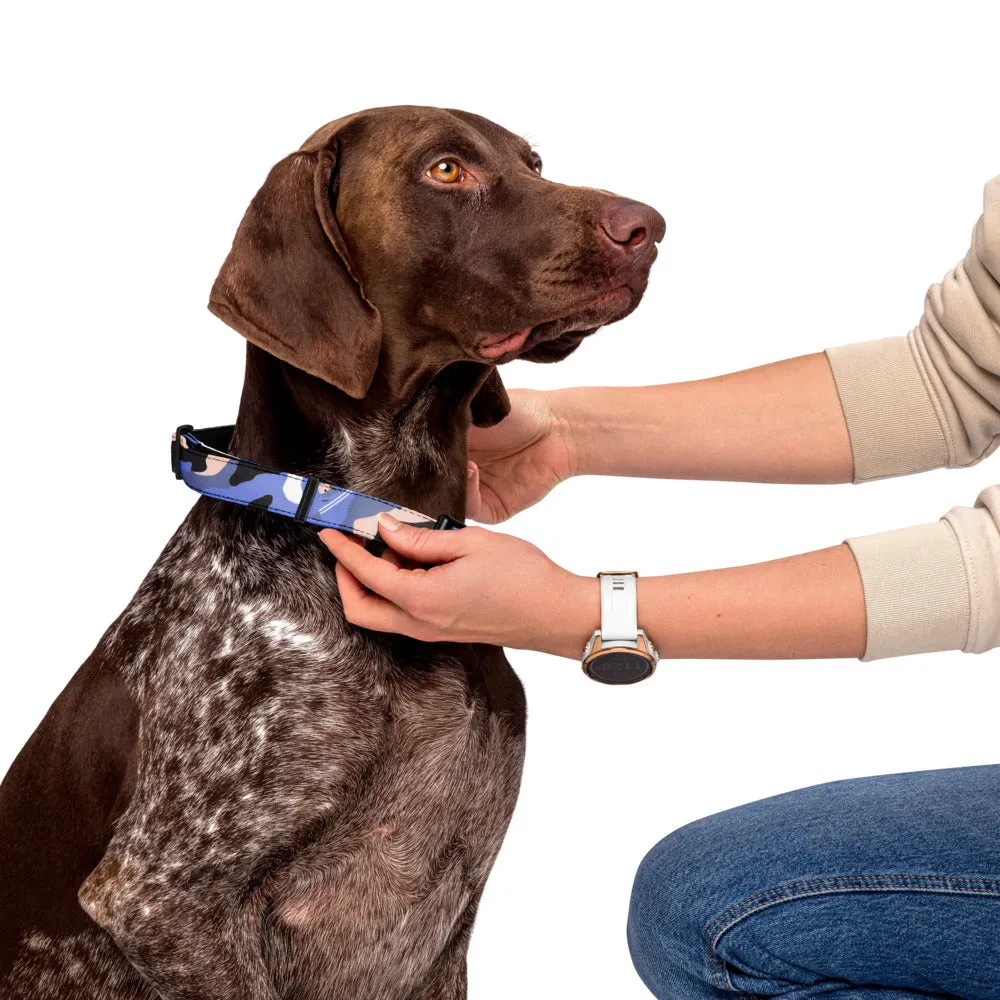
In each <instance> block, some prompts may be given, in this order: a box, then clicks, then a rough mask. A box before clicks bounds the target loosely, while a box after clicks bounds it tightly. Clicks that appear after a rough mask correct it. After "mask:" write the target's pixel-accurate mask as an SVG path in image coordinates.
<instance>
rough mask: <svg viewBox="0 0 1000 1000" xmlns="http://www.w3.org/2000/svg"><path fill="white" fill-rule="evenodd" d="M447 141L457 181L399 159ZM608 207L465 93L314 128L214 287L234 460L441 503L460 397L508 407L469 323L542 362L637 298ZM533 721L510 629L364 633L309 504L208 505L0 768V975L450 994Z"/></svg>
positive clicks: (241, 993)
mask: <svg viewBox="0 0 1000 1000" xmlns="http://www.w3.org/2000/svg"><path fill="white" fill-rule="evenodd" d="M456 150H457V152H456ZM458 154H462V155H464V156H466V157H467V158H469V159H470V160H473V161H474V162H476V164H477V166H476V176H477V177H478V178H479V182H478V188H477V189H476V190H475V191H471V192H461V191H456V192H451V191H438V190H436V189H435V188H434V187H433V186H432V185H431V184H429V183H428V181H427V180H426V179H425V178H424V176H423V175H422V174H420V172H419V170H418V169H416V167H418V166H419V164H420V163H422V162H424V161H427V160H428V159H430V161H431V162H433V159H434V157H435V156H437V157H439V158H440V157H441V156H444V155H458ZM421 157H422V159H421ZM477 157H478V159H476V158H477ZM415 165H416V166H415ZM425 188H426V190H424V189H425ZM609 199H610V201H609ZM621 202H622V200H621V199H614V196H611V195H609V194H608V193H607V192H601V191H594V190H591V189H583V188H567V187H563V186H561V185H556V184H552V183H551V182H548V181H543V180H542V179H541V178H540V177H539V175H538V168H537V164H536V162H535V160H534V158H533V154H532V153H531V151H530V149H529V148H528V147H527V144H525V143H524V142H523V141H522V140H521V139H519V138H518V137H516V136H513V135H511V134H510V133H507V132H505V131H504V130H502V129H500V128H499V127H498V126H495V125H493V124H492V123H490V122H486V121H485V120H484V119H479V118H477V117H476V116H473V115H466V114H464V113H461V112H446V111H442V110H439V109H425V108H396V109H378V110H376V111H372V112H365V113H362V114H360V115H356V116H352V117H351V118H350V119H344V120H340V121H338V122H334V123H331V125H328V126H325V127H324V129H321V130H320V131H319V132H317V133H316V134H315V135H314V136H313V137H312V138H311V139H310V140H308V141H307V143H306V144H305V145H304V146H303V147H302V149H301V150H299V151H298V153H295V154H292V156H290V157H288V158H286V160H283V161H282V162H281V163H280V164H279V165H278V166H277V167H275V169H274V170H273V171H272V173H271V175H270V176H269V178H268V181H267V182H266V183H265V185H264V187H263V188H262V189H261V191H260V193H259V194H258V195H257V197H256V198H255V199H254V202H253V203H252V204H251V207H250V209H248V212H247V215H246V217H245V218H244V221H243V223H242V225H241V227H240V230H239V232H238V233H237V236H236V239H235V240H234V244H233V250H232V252H231V254H230V256H229V258H227V261H226V264H225V265H224V266H223V269H222V272H221V273H220V276H219V279H218V280H217V282H216V285H215V288H214V289H213V294H212V303H211V308H212V309H213V311H214V312H216V313H217V314H218V315H220V316H222V318H224V319H225V320H226V321H227V322H228V323H230V324H231V325H233V326H234V327H236V328H237V329H238V330H239V331H240V332H241V333H243V334H244V335H245V336H246V337H247V338H248V339H249V341H250V343H249V344H248V354H247V370H246V380H245V384H244V391H243V398H242V400H241V404H240V411H239V417H238V420H237V430H236V435H235V437H234V442H233V449H234V451H236V452H237V453H238V454H241V455H244V456H245V457H247V458H250V459H252V460H253V461H257V462H260V463H261V464H263V465H267V466H270V467H275V468H283V469H288V470H289V471H296V472H301V473H309V474H313V475H317V476H320V477H321V478H322V479H324V480H326V481H332V482H338V483H341V484H343V485H345V486H348V487H350V488H352V489H359V490H364V491H366V492H370V493H375V494H377V495H381V496H386V497H390V498H392V499H393V500H395V501H398V502H400V503H405V504H408V505H411V506H414V507H416V508H417V509H420V510H424V511H426V512H428V513H430V514H431V515H436V514H439V513H450V514H452V515H453V516H461V515H462V513H463V511H464V504H465V482H466V477H465V465H466V440H467V434H468V427H469V423H470V420H473V419H474V420H476V421H477V422H479V423H482V424H489V423H491V422H495V421H496V420H498V419H500V418H502V416H503V415H504V414H505V413H506V412H507V409H508V404H507V401H506V395H505V393H504V392H503V387H502V384H501V383H500V381H499V379H498V377H497V375H496V371H495V369H494V367H493V365H492V363H486V362H484V361H483V358H482V355H481V353H477V345H478V343H479V341H480V340H481V339H482V337H483V335H484V334H489V333H494V334H495V333H497V332H503V331H508V330H513V329H519V328H521V327H527V326H531V327H532V332H531V334H530V336H529V337H528V338H527V340H526V341H525V343H524V345H523V347H522V348H521V349H520V356H525V357H529V358H531V357H534V358H535V359H536V360H554V359H556V358H558V357H560V356H562V355H564V354H567V353H569V351H570V350H572V349H574V348H575V347H576V346H577V345H578V344H579V342H580V340H581V339H582V338H583V337H584V336H585V335H586V334H588V333H590V332H592V331H593V329H596V327H597V326H600V325H601V324H602V323H605V322H610V321H613V320H614V319H617V318H620V316H621V315H624V314H625V313H627V312H628V311H631V309H632V308H634V306H635V305H636V304H637V302H638V301H639V298H640V297H641V295H642V292H643V290H644V288H645V282H646V276H647V274H648V269H649V265H650V264H651V262H652V257H653V255H655V249H653V250H652V253H650V252H648V250H646V251H643V253H642V254H640V253H639V252H638V251H635V250H633V249H629V250H627V251H626V250H621V251H618V250H616V249H615V247H614V246H605V245H604V243H602V242H601V241H602V239H603V237H600V235H599V234H598V235H595V232H594V230H595V227H597V226H598V223H599V220H600V217H601V213H602V212H603V213H606V212H607V211H609V210H610V209H609V208H608V205H609V204H610V205H611V206H612V208H614V207H616V206H619V205H620V203H621ZM366 205H367V206H370V212H369V213H368V214H365V213H364V212H362V211H361V209H362V208H363V207H364V206H366ZM646 211H647V212H648V213H651V214H650V215H649V218H650V219H651V220H652V221H651V223H650V224H651V225H652V226H653V227H654V230H655V229H656V228H657V227H658V225H659V224H658V223H657V221H656V220H658V219H659V217H658V216H656V214H655V213H653V212H652V210H651V209H649V210H646ZM659 222H660V223H662V220H659ZM473 224H474V226H473ZM472 228H475V230H476V231H475V232H474V233H473V232H472V231H471V229H472ZM660 236H662V228H659V234H658V235H657V234H656V233H655V232H654V234H653V238H652V239H650V240H649V243H650V245H651V246H652V244H654V243H655V241H656V239H658V238H659V237H660ZM505 240H506V241H507V243H506V245H505V242H504V241H505ZM606 242H607V241H606V240H605V243H606ZM451 261H454V264H455V267H454V272H455V273H454V274H451V275H449V274H448V273H447V272H448V271H449V262H451ZM623 289H624V291H623ZM602 293H607V294H606V295H604V294H602ZM595 296H598V297H599V301H595ZM511 356H513V354H512V355H511ZM498 360H501V361H504V360H509V358H507V357H503V358H500V359H498ZM524 721H525V708H524V698H523V692H522V688H521V685H520V683H519V682H518V680H517V678H516V677H515V675H514V674H513V672H512V671H511V669H510V666H509V665H508V663H507V661H506V659H505V657H504V655H503V652H502V650H499V649H496V648H492V647H484V646H473V645H453V644H445V643H437V644H425V643H418V642H415V641H412V640H409V639H406V638H403V637H400V636H391V635H382V634H375V633H370V632H365V631H363V630H360V629H357V628H355V627H353V626H352V625H350V624H349V623H348V622H346V620H345V618H344V616H343V612H342V609H341V605H340V598H339V594H338V591H337V586H336V578H335V575H334V562H333V559H332V558H331V556H330V555H329V553H328V552H327V551H326V549H325V548H324V547H323V546H322V545H321V544H320V543H319V542H318V540H317V538H316V534H315V530H314V529H312V528H310V527H309V526H308V525H303V524H298V523H296V522H294V521H291V520H288V519H284V518H279V517H275V516H273V515H269V514H267V513H265V512H261V511H257V510H252V509H248V508H242V507H237V506H234V505H231V504H226V503H224V502H222V501H219V500H215V499H211V498H205V497H203V498H201V499H199V500H198V501H197V502H196V503H195V505H194V507H193V509H192V510H191V513H190V514H189V515H188V517H187V518H186V519H185V521H184V522H183V524H182V525H181V526H180V528H179V529H178V530H177V532H176V533H175V535H174V536H173V538H172V539H171V540H170V542H169V543H168V544H167V546H166V548H165V549H164V551H163V553H162V554H161V556H160V557H159V559H158V560H157V562H156V564H155V565H154V566H153V568H152V570H151V571H150V572H149V574H148V576H147V577H146V579H145V580H144V581H143V583H142V585H141V586H140V588H139V590H138V592H137V593H136V595H135V597H134V598H133V599H132V601H131V603H130V604H129V605H128V607H127V608H126V609H125V611H124V612H123V613H122V615H121V616H120V617H119V618H118V620H117V621H116V622H115V623H114V624H113V625H112V626H111V628H110V629H109V630H108V631H107V633H106V634H105V635H104V637H103V638H102V639H101V641H100V643H99V644H98V646H97V648H96V649H95V651H94V652H93V654H92V655H91V656H90V658H89V659H88V660H87V662H86V663H85V664H84V665H83V666H82V667H81V669H80V671H79V672H78V673H77V675H76V676H75V677H74V679H73V680H72V681H71V682H70V685H69V686H68V687H67V689H66V690H65V691H64V692H63V694H62V695H61V696H60V698H59V699H58V700H57V701H56V703H55V704H54V705H53V707H52V709H51V710H50V712H49V713H48V715H47V716H46V718H45V720H44V721H43V722H42V724H41V725H40V726H39V728H38V730H37V731H36V733H35V734H34V735H33V736H32V738H31V740H30V741H29V743H28V744H27V746H26V747H25V748H24V750H23V751H22V753H21V754H20V755H19V757H18V759H17V761H16V762H15V764H14V765H13V767H12V768H11V770H10V772H9V774H8V775H7V777H6V778H5V780H4V783H3V785H2V787H0V845H2V846H0V852H2V853H0V899H2V900H3V904H4V905H3V913H2V916H0V995H2V996H3V997H4V998H5V1000H57V998H58V1000H83V998H88V1000H90V998H101V1000H155V998H157V997H159V998H163V1000H210V998H211V1000H277V998H282V1000H286V998H287V1000H292V998H295V1000H320V998H322V1000H458V998H462V997H464V996H465V994H466V970H465V966H466V949H467V946H468V941H469V934H470V931H471V928H472V923H473V919H474V917H475V913H476V907H477V905H478V903H479V899H480V895H481V893H482V891H483V887H484V884H485V881H486V878H487V876H488V875H489V872H490V869H491V867H492V865H493V862H494V859H495V858H496V855H497V852H498V850H499V848H500V844H501V841H502V839H503V836H504V833H505V831H506V828H507V824H508V822H509V820H510V817H511V813H512V811H513V808H514V804H515V800H516V797H517V791H518V785H519V781H520V775H521V765H522V760H523V754H524Z"/></svg>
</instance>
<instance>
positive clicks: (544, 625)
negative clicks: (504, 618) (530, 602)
mask: <svg viewBox="0 0 1000 1000" xmlns="http://www.w3.org/2000/svg"><path fill="white" fill-rule="evenodd" d="M544 594H545V599H544V600H543V601H541V602H540V603H539V604H538V605H536V607H538V608H539V611H540V612H541V614H539V615H537V616H535V622H534V627H533V633H534V634H533V635H532V636H530V637H528V640H527V641H526V642H525V643H524V645H525V646H526V647H527V648H530V649H536V650H539V651H540V652H543V653H549V654H551V655H552V656H565V657H568V658H569V659H572V660H578V659H579V658H580V656H581V654H582V653H583V648H584V646H585V645H586V643H587V640H588V639H589V638H590V636H591V635H593V633H594V629H596V628H599V627H600V624H601V593H600V585H599V583H598V580H597V578H596V577H593V576H578V575H577V574H575V573H570V572H569V571H568V570H564V569H561V568H560V569H559V575H558V576H557V577H556V578H555V579H554V580H553V581H550V582H549V583H548V584H547V585H546V586H545V588H544Z"/></svg>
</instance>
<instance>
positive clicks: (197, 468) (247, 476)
mask: <svg viewBox="0 0 1000 1000" xmlns="http://www.w3.org/2000/svg"><path fill="white" fill-rule="evenodd" d="M232 436H233V427H232V425H228V426H224V427H205V428H203V429H202V430H199V431H196V430H195V429H194V428H193V427H192V426H191V425H190V424H181V426H180V427H178V428H177V430H176V431H174V433H173V436H172V438H171V441H170V465H171V468H172V469H173V472H174V475H175V476H176V477H177V478H178V479H181V480H183V481H184V483H185V484H186V485H187V486H189V487H190V488H191V489H193V490H194V491H195V492H196V493H202V494H204V495H205V496H210V497H215V498H216V499H217V500H228V501H229V502H230V503H236V504H240V505H242V506H244V507H256V508H257V509H258V510H266V511H270V512H271V513H272V514H280V515H281V516H282V517H290V518H292V519H293V520H295V521H300V522H302V523H304V524H313V525H315V526H316V527H317V528H336V529H337V530H338V531H346V532H348V533H350V534H353V535H360V536H361V537H362V538H367V539H373V538H375V537H376V535H377V533H378V516H379V514H381V513H383V512H385V513H387V514H392V515H393V516H394V517H396V518H398V519H399V520H400V521H406V522H407V523H408V524H415V525H418V526H420V527H423V528H440V529H451V528H463V527H465V525H464V524H463V523H462V522H461V521H457V520H455V518H453V517H450V516H449V515H447V514H442V515H441V516H440V517H439V518H437V519H435V518H433V517H428V516H427V515H426V514H421V513H420V511H417V510H411V509H410V508H409V507H402V506H400V505H399V504H396V503H390V502H389V501H388V500H380V499H379V498H378V497H372V496H368V494H367V493H358V492H356V491H355V490H348V489H345V488H344V487H342V486H332V485H331V484H330V483H322V482H320V481H319V480H318V479H317V478H316V477H315V476H300V475H297V474H296V473H294V472H278V471H276V470H274V469H266V468H264V466H262V465H258V464H257V463H256V462H250V461H248V460H247V459H245V458H238V457H237V456H236V455H231V454H230V453H229V451H228V448H229V443H230V441H231V440H232Z"/></svg>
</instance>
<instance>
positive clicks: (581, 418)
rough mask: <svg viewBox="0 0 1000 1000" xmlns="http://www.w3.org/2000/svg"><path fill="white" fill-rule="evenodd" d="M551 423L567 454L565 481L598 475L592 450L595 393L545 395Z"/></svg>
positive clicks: (569, 391)
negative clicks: (575, 477)
mask: <svg viewBox="0 0 1000 1000" xmlns="http://www.w3.org/2000/svg"><path fill="white" fill-rule="evenodd" d="M545 395H546V402H547V403H548V406H549V413H550V414H551V419H552V424H551V426H552V431H551V433H552V434H553V435H554V436H555V437H556V438H558V440H559V441H560V443H561V444H562V446H563V449H564V450H565V454H566V470H565V471H566V475H565V478H566V479H571V478H573V477H574V476H589V475H598V474H599V471H598V470H597V469H595V468H594V467H593V465H594V457H595V455H594V449H593V448H592V447H590V445H591V443H592V440H593V434H592V432H591V431H592V427H593V425H594V419H593V414H592V413H591V412H590V410H591V409H592V401H593V390H588V389H583V388H573V389H555V390H552V391H551V392H547V393H546V394H545Z"/></svg>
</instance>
